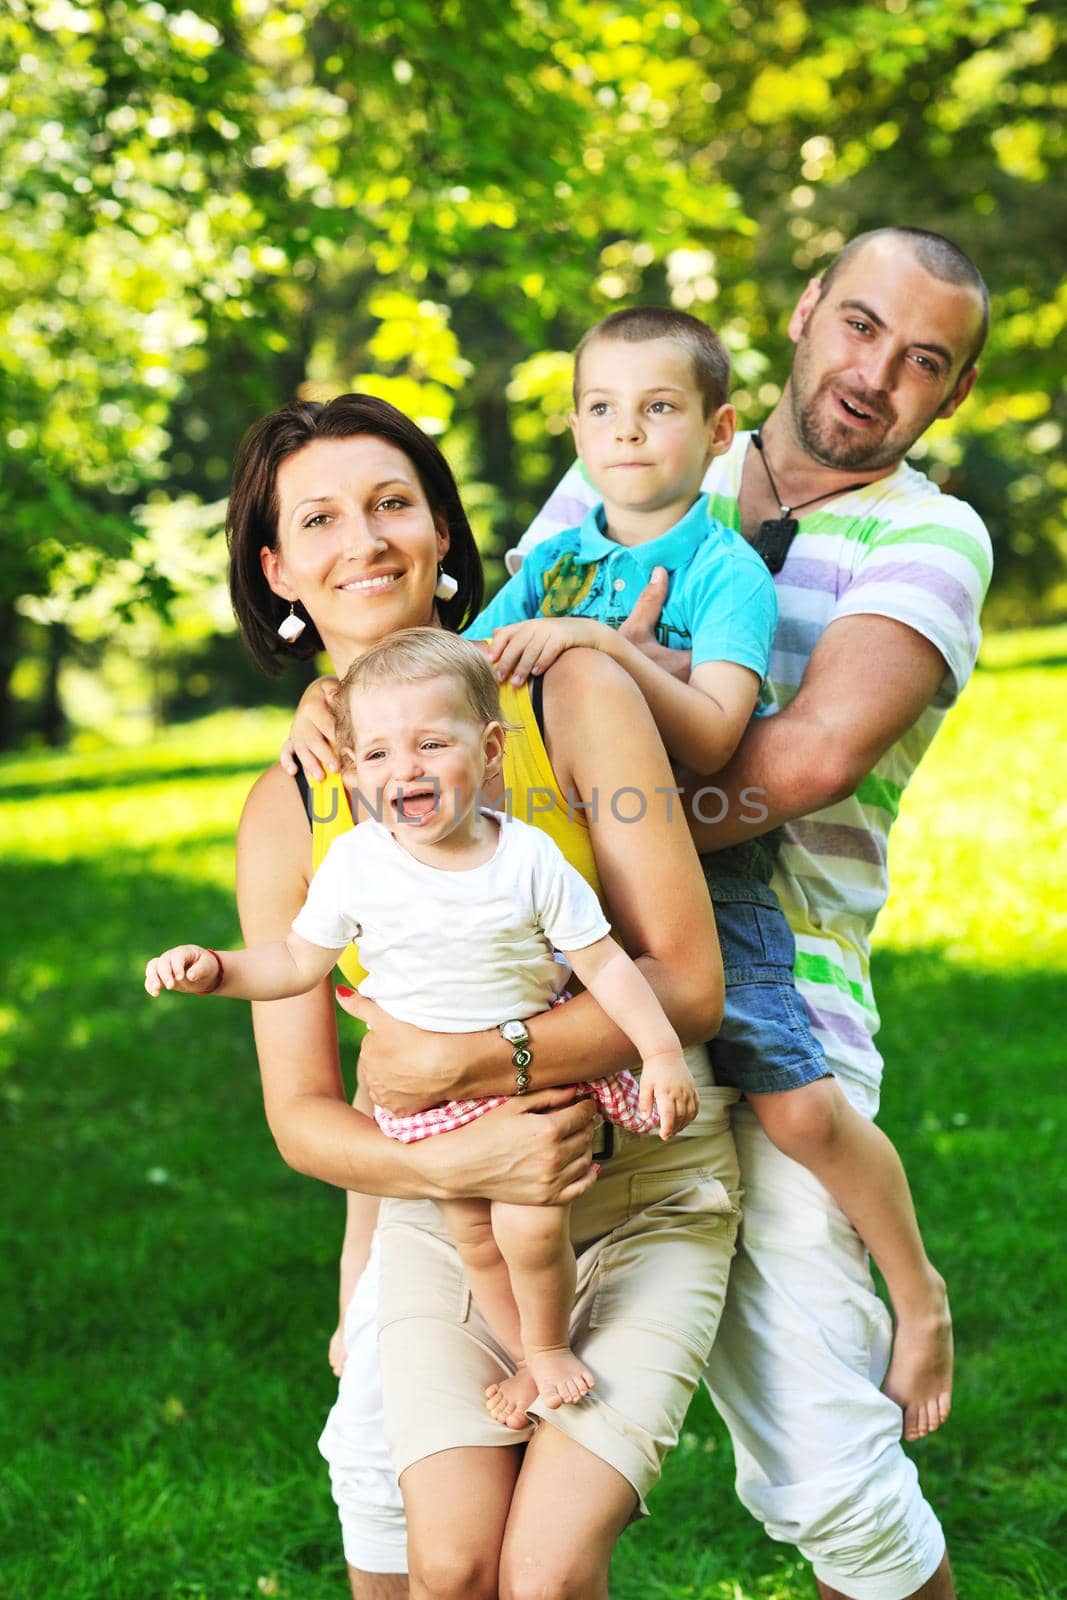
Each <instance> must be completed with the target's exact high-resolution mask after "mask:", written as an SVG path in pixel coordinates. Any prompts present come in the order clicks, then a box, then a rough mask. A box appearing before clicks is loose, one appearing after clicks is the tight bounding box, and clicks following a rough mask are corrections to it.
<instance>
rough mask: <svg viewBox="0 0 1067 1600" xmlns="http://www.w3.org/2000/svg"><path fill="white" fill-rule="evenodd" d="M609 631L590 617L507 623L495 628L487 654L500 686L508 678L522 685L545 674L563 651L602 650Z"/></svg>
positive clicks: (604, 625)
mask: <svg viewBox="0 0 1067 1600" xmlns="http://www.w3.org/2000/svg"><path fill="white" fill-rule="evenodd" d="M611 632H612V630H611V629H610V628H609V627H607V626H606V624H605V623H603V622H594V621H593V620H592V619H591V618H589V617H537V618H536V619H535V620H534V621H532V622H509V623H507V624H506V625H505V626H504V627H503V628H495V629H494V630H493V637H492V639H491V640H490V641H489V648H488V651H487V654H488V656H489V659H490V661H491V662H492V663H493V668H494V670H495V672H496V676H497V681H498V682H499V683H506V682H507V681H508V679H509V678H510V679H511V682H512V683H514V684H523V683H525V682H526V680H527V678H529V677H530V676H531V675H533V676H534V677H535V678H536V677H540V675H541V673H542V672H547V671H548V669H549V667H550V666H551V665H552V663H553V661H558V659H559V657H560V656H561V655H562V654H563V652H564V650H573V649H574V647H575V646H576V645H585V646H586V647H587V648H588V649H592V650H596V649H599V648H602V647H603V646H604V645H605V644H606V643H608V642H609V640H610V636H611Z"/></svg>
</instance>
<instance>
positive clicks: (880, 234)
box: [519, 228, 991, 1600]
mask: <svg viewBox="0 0 1067 1600" xmlns="http://www.w3.org/2000/svg"><path fill="white" fill-rule="evenodd" d="M988 317H989V310H988V296H987V293H986V289H985V285H984V284H983V282H982V279H981V277H980V275H979V273H978V272H977V270H976V269H975V267H974V266H973V264H972V263H971V262H970V261H969V260H968V259H967V257H966V256H964V255H963V254H962V252H961V251H959V250H958V249H957V248H956V247H955V246H954V245H952V244H951V243H950V242H949V241H948V240H946V239H943V238H942V237H941V236H940V235H937V234H931V233H927V232H925V231H923V230H919V229H909V228H882V229H878V230H876V231H875V232H872V233H867V234H863V235H861V236H860V237H859V238H857V239H855V240H853V241H852V242H851V243H850V244H849V245H848V246H846V248H845V249H844V250H843V251H842V252H841V254H840V255H839V256H838V257H837V259H836V260H835V261H834V262H833V263H832V264H831V266H830V267H829V269H828V270H827V272H826V273H825V274H824V275H823V277H822V279H813V280H812V281H811V282H810V283H809V284H808V286H807V288H806V289H805V291H804V293H803V295H802V296H801V298H800V300H799V301H798V303H797V306H796V309H795V311H794V312H793V316H792V319H791V321H790V325H789V332H790V337H791V338H792V340H793V342H794V344H795V345H796V354H795V358H794V363H793V371H792V374H791V376H790V378H789V381H788V383H787V384H786V386H785V390H784V392H783V394H782V398H781V400H780V401H779V402H778V404H777V406H776V407H775V409H774V411H773V412H772V414H771V416H770V417H769V418H768V419H767V421H766V423H764V425H763V427H762V428H761V429H760V431H759V434H758V436H756V439H755V442H754V436H753V435H751V434H747V435H745V434H739V435H738V437H737V439H736V440H735V443H734V445H733V447H732V448H731V450H730V451H729V452H728V453H727V454H726V455H725V456H723V457H720V458H719V459H718V460H716V461H714V462H713V463H712V465H711V467H710V469H709V471H708V474H707V476H706V478H705V480H704V484H703V487H704V488H705V489H706V490H707V491H708V492H709V494H710V496H711V499H710V506H709V509H710V511H711V513H712V514H714V515H715V516H717V517H719V518H720V519H721V520H722V521H724V522H726V523H727V524H729V525H731V526H733V527H735V528H739V529H740V530H741V531H742V532H743V533H744V534H745V536H746V537H747V538H749V539H750V540H752V541H753V542H755V543H756V544H757V547H758V548H760V549H761V550H763V551H765V552H767V553H768V555H769V558H770V560H771V562H772V565H773V564H774V563H775V561H776V560H780V559H781V558H782V557H783V556H784V563H783V564H782V565H781V569H780V572H779V573H778V576H777V580H776V586H777V591H778V605H779V624H778V632H777V636H776V640H775V650H774V655H773V658H772V662H771V670H770V680H771V687H772V688H773V690H774V693H775V697H776V699H777V702H778V706H779V708H780V709H779V713H778V715H776V716H773V717H765V718H760V719H758V720H757V721H756V722H754V723H753V724H752V726H751V728H750V730H749V732H748V733H747V734H746V736H745V738H744V740H743V741H742V743H741V745H740V747H739V749H738V751H737V753H736V755H735V756H734V758H733V759H732V761H731V762H730V763H729V765H728V766H727V767H726V768H725V769H724V771H723V772H721V773H719V774H717V775H716V777H715V779H714V783H715V785H716V786H717V787H718V788H719V789H720V790H722V791H723V792H724V794H725V796H726V798H727V799H728V801H729V807H728V811H727V813H726V815H725V816H724V817H723V819H722V820H721V821H718V822H714V823H712V822H707V821H702V820H700V819H699V815H698V817H697V818H695V819H694V823H693V833H694V837H695V839H696V842H697V847H698V849H701V850H707V849H715V848H719V847H721V846H724V845H727V844H732V843H736V842H738V841H740V840H742V839H745V838H750V837H751V836H752V834H753V832H762V831H764V830H766V829H769V828H773V827H776V826H778V825H779V824H784V825H785V841H784V844H783V847H782V850H781V854H780V857H779V864H778V870H777V872H776V874H775V879H774V885H775V888H776V889H777V891H778V894H779V896H780V898H781V901H782V904H783V906H784V908H785V911H786V915H787V917H788V918H789V921H790V924H791V926H792V928H793V931H794V934H795V936H796V941H797V958H796V977H797V984H798V987H799V989H800V990H801V993H802V994H803V996H804V999H805V1002H806V1005H807V1007H808V1011H809V1015H810V1019H811V1021H812V1024H813V1026H814V1027H815V1029H816V1032H817V1033H818V1036H819V1038H820V1041H821V1043H822V1044H823V1047H824V1049H825V1050H826V1054H827V1056H828V1058H829V1060H830V1064H831V1066H832V1067H833V1069H834V1072H835V1074H836V1075H837V1076H838V1078H839V1079H840V1082H841V1084H842V1087H843V1088H844V1090H845V1091H846V1093H847V1094H848V1095H849V1097H850V1099H851V1100H852V1101H853V1103H854V1104H855V1105H856V1106H857V1107H858V1108H859V1109H860V1110H861V1111H864V1112H866V1113H867V1114H868V1115H873V1114H874V1112H875V1110H876V1109H877V1104H878V1088H879V1081H880V1075H881V1066H882V1063H881V1057H880V1056H879V1054H878V1052H877V1050H876V1049H875V1046H874V1041H873V1035H874V1032H875V1031H876V1029H877V1026H878V1014H877V1011H876V1009H875V1005H874V996H873V993H872V990H871V983H870V969H869V946H868V940H869V935H870V931H871V928H872V926H873V923H874V919H875V917H876V915H877V913H878V911H879V909H880V908H881V906H882V904H883V903H884V901H885V897H886V893H887V889H888V883H887V879H886V840H887V837H888V832H889V828H890V825H891V823H892V820H893V818H894V816H895V815H896V811H897V808H898V805H899V800H900V796H901V792H902V790H903V788H904V787H905V785H906V784H907V781H908V779H909V778H910V776H911V774H912V772H913V771H914V768H915V766H916V765H917V763H918V761H919V759H920V757H921V755H922V754H923V752H924V751H925V749H926V747H927V745H928V744H929V742H930V740H931V738H932V737H933V735H934V733H935V732H936V730H937V728H938V726H939V725H940V722H941V720H942V718H943V716H944V714H945V711H946V709H947V708H948V706H949V705H950V704H951V703H952V701H953V700H954V699H955V698H956V696H957V695H958V694H959V692H960V690H961V689H962V687H963V685H964V683H965V682H966V679H967V677H968V675H969V673H970V671H971V668H972V667H973V665H974V660H975V655H976V653H977V648H978V641H979V630H978V613H979V610H980V607H981V602H982V598H983V596H984V593H985V590H986V588H987V586H988V581H989V575H990V567H991V554H990V546H989V539H988V535H987V534H986V531H985V528H984V527H983V525H982V523H981V521H980V520H979V518H978V517H977V516H976V515H975V514H974V512H973V511H971V510H970V508H969V507H967V506H966V505H964V504H963V503H962V502H960V501H957V500H953V499H951V498H949V497H947V496H943V495H941V494H940V493H939V492H938V490H937V489H936V487H935V486H934V485H933V484H931V483H930V482H929V481H928V480H927V479H926V478H924V477H923V476H922V475H921V474H919V473H917V472H915V471H914V470H913V469H911V468H910V467H908V466H907V464H906V463H905V461H904V457H905V455H906V453H907V451H908V450H909V449H910V447H911V446H912V445H913V444H914V442H915V440H916V439H918V438H919V437H920V436H921V435H922V434H923V433H924V432H925V431H926V429H927V428H928V427H929V426H930V425H931V424H932V423H933V422H934V421H935V420H936V419H937V418H938V417H948V416H951V415H952V413H953V412H954V411H955V410H956V409H957V408H958V407H959V406H960V405H961V404H962V402H963V401H964V400H965V399H966V397H967V395H968V394H969V393H970V391H971V389H972V387H973V385H974V381H975V378H976V376H977V368H976V366H975V362H976V360H977V357H978V354H979V353H980V351H981V348H982V344H983V342H984V339H985V334H986V330H987V327H988ZM593 499H594V494H593V491H592V490H591V488H590V486H589V485H588V483H587V482H586V480H585V479H584V477H583V476H582V474H581V471H580V469H579V468H577V467H576V468H574V469H572V471H571V472H570V473H568V475H567V477H566V478H565V479H564V480H563V482H562V483H561V484H560V485H559V487H558V489H557V490H556V492H555V493H554V494H553V496H552V497H551V498H550V500H549V501H548V503H547V505H546V506H545V508H544V510H543V511H542V512H541V514H540V515H539V516H538V518H537V519H536V521H535V522H534V524H533V526H532V527H531V529H530V530H529V532H528V533H527V534H526V536H525V538H524V539H523V541H522V544H521V545H520V547H519V548H520V551H521V550H523V549H525V548H529V546H530V544H531V543H535V542H537V540H538V539H540V538H542V537H545V536H547V535H548V534H551V533H555V532H556V531H558V530H559V529H561V528H564V527H569V526H573V525H574V524H576V523H577V522H579V521H580V520H581V518H582V516H583V515H584V513H585V511H586V510H587V509H588V506H589V505H590V503H591V502H592V500H593ZM790 508H795V509H796V518H795V521H796V526H795V527H791V526H790V522H791V521H792V520H793V519H792V518H791V516H790ZM665 580H666V575H665V574H657V575H656V577H655V578H654V579H653V582H652V584H651V585H650V586H649V589H648V590H646V592H645V594H644V595H643V596H642V597H641V599H640V600H639V602H638V604H637V606H636V607H635V610H634V612H633V614H632V615H631V617H630V620H629V622H628V623H627V624H626V631H627V632H628V634H629V636H630V637H631V638H633V639H636V640H638V641H639V642H641V643H642V646H643V648H645V649H646V651H648V653H650V654H652V655H654V656H655V657H656V658H657V659H659V660H661V661H662V662H663V663H664V664H668V665H669V664H671V662H672V658H673V660H674V662H675V664H676V665H677V666H678V668H679V670H684V669H685V667H686V666H687V661H686V659H685V658H682V660H681V662H679V661H678V652H668V651H666V650H664V649H663V647H661V646H660V645H659V644H658V643H657V642H656V640H655V636H654V629H655V624H656V621H657V619H658V614H659V607H660V604H661V602H662V598H663V594H664V592H665ZM753 790H759V791H761V794H760V800H761V801H762V807H763V808H764V809H765V812H766V815H765V817H764V820H762V821H761V822H760V823H759V824H757V825H755V826H754V825H753V823H752V822H751V820H746V819H751V817H752V816H753V812H754V807H753V804H752V800H751V798H748V799H747V800H746V794H748V795H749V796H750V795H751V791H753ZM703 809H704V814H705V815H708V814H710V812H709V808H708V807H707V805H706V804H705V806H704V808H703ZM723 809H724V803H719V804H717V805H716V806H715V807H714V808H713V810H714V814H715V815H716V816H718V815H719V813H720V812H721V811H723ZM735 1133H736V1136H737V1141H738V1146H739V1153H740V1156H741V1166H742V1180H743V1183H744V1190H745V1221H744V1225H743V1240H742V1244H741V1246H740V1248H739V1253H738V1258H737V1260H736V1262H735V1265H734V1268H733V1274H732V1278H731V1285H730V1294H729V1299H728V1304H727V1310H726V1313H725V1314H724V1317H723V1322H722V1325H721V1328H720V1332H719V1336H718V1340H717V1343H716V1346H715V1350H714V1352H713V1355H712V1360H711V1363H710V1365H709V1368H708V1374H707V1381H708V1385H709V1388H710V1390H711V1393H712V1397H713V1399H714V1400H715V1403H716V1406H717V1407H718V1409H719V1411H720V1413H721V1414H722V1416H723V1417H724V1419H725V1420H726V1422H727V1425H728V1426H729V1428H730V1432H731V1434H732V1436H733V1440H734V1448H735V1454H736V1460H737V1487H738V1493H739V1495H740V1497H741V1499H742V1501H743V1502H744V1504H745V1505H746V1506H747V1507H748V1508H749V1509H750V1510H751V1511H752V1512H753V1514H754V1515H755V1516H757V1517H758V1518H759V1519H760V1520H761V1521H762V1522H763V1523H764V1525H765V1526H766V1528H767V1531H768V1533H769V1534H770V1535H771V1537H772V1538H775V1539H779V1540H784V1541H786V1542H789V1543H792V1544H795V1545H797V1546H798V1547H799V1548H800V1549H801V1551H802V1552H803V1553H804V1554H805V1555H806V1556H807V1557H808V1558H809V1559H810V1560H811V1561H812V1563H813V1566H814V1569H815V1574H816V1578H817V1581H818V1585H819V1592H820V1594H821V1595H822V1596H823V1600H909V1597H916V1600H920V1597H921V1600H952V1597H953V1596H954V1594H955V1591H954V1588H953V1584H952V1577H951V1573H950V1569H949V1563H948V1556H947V1553H946V1550H945V1542H944V1537H943V1534H942V1532H941V1529H940V1526H939V1524H938V1522H937V1519H936V1517H935V1516H934V1514H933V1512H932V1511H931V1510H930V1508H929V1506H928V1505H927V1504H926V1502H925V1501H924V1500H923V1498H922V1495H921V1492H920V1490H919V1486H918V1479H917V1474H916V1472H915V1468H914V1466H913V1465H912V1463H911V1462H910V1461H909V1460H908V1459H907V1457H905V1455H904V1454H903V1452H902V1450H901V1448H900V1423H901V1415H900V1411H899V1408H898V1407H897V1406H896V1405H895V1404H894V1403H893V1402H892V1401H891V1400H890V1399H889V1398H888V1397H887V1396H886V1395H884V1394H882V1393H881V1392H880V1390H879V1388H878V1385H879V1384H880V1382H881V1381H882V1378H883V1376H884V1373H885V1368H886V1362H887V1360H888V1352H889V1343H890V1330H889V1325H888V1317H887V1315H886V1313H885V1311H884V1308H883V1307H882V1305H881V1303H880V1302H879V1301H878V1300H877V1298H876V1296H875V1295H874V1291H873V1286H872V1284H871V1281H870V1277H869V1273H868V1270H867V1264H866V1261H865V1259H864V1256H863V1251H862V1247H861V1246H860V1245H859V1241H858V1239H857V1238H856V1235H855V1234H854V1233H853V1232H852V1230H851V1229H850V1228H849V1227H848V1225H847V1224H846V1223H845V1220H844V1218H843V1217H842V1216H841V1214H840V1213H839V1212H837V1211H836V1209H835V1208H834V1206H833V1204H832V1202H831V1201H830V1199H829V1196H828V1195H827V1194H826V1193H825V1191H824V1190H822V1189H821V1188H820V1186H819V1185H818V1184H817V1183H816V1182H815V1180H814V1179H812V1178H811V1176H810V1175H809V1174H807V1173H806V1172H804V1171H803V1170H802V1169H801V1168H799V1167H797V1166H796V1165H795V1164H794V1163H792V1162H790V1161H788V1160H787V1159H786V1158H785V1157H783V1156H781V1155H780V1154H779V1153H778V1152H777V1151H776V1150H774V1148H773V1147H772V1146H771V1145H770V1143H769V1142H768V1141H767V1140H766V1138H765V1137H764V1136H763V1135H762V1134H761V1132H760V1130H759V1128H758V1126H757V1125H756V1123H755V1121H754V1118H753V1117H752V1115H751V1112H750V1111H749V1110H748V1108H747V1107H745V1108H743V1109H742V1111H741V1112H740V1114H739V1115H738V1116H737V1118H736V1121H735Z"/></svg>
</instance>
